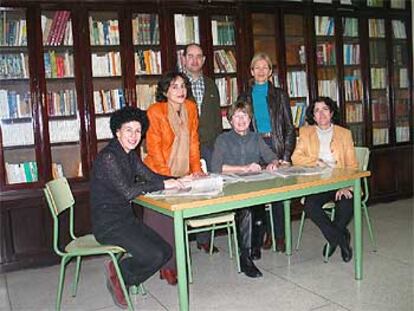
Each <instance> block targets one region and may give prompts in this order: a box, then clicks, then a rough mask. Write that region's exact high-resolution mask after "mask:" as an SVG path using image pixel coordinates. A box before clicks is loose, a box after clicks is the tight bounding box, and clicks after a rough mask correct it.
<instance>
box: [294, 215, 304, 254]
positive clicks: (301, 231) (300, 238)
mask: <svg viewBox="0 0 414 311" xmlns="http://www.w3.org/2000/svg"><path fill="white" fill-rule="evenodd" d="M304 225H305V211H302V215H301V216H300V225H299V232H298V240H297V241H296V250H298V249H299V244H300V241H301V240H302V234H303V226H304Z"/></svg>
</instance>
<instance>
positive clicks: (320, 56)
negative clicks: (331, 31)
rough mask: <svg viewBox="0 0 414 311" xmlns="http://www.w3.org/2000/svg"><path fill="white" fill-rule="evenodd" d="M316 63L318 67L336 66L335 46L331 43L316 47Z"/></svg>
mask: <svg viewBox="0 0 414 311" xmlns="http://www.w3.org/2000/svg"><path fill="white" fill-rule="evenodd" d="M316 63H317V64H318V65H335V64H336V53H335V44H334V43H331V42H327V43H321V44H318V45H317V46H316Z"/></svg>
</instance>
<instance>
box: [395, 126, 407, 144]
mask: <svg viewBox="0 0 414 311" xmlns="http://www.w3.org/2000/svg"><path fill="white" fill-rule="evenodd" d="M395 139H396V141H397V142H399V143H401V142H405V141H410V127H409V125H408V124H407V125H406V126H396V127H395Z"/></svg>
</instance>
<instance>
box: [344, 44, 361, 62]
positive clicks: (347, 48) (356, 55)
mask: <svg viewBox="0 0 414 311" xmlns="http://www.w3.org/2000/svg"><path fill="white" fill-rule="evenodd" d="M359 59H360V49H359V44H344V65H359Z"/></svg>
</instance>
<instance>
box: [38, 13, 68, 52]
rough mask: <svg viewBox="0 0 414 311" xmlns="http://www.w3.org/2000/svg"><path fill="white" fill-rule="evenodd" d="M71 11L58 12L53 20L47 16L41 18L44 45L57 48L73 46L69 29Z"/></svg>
mask: <svg viewBox="0 0 414 311" xmlns="http://www.w3.org/2000/svg"><path fill="white" fill-rule="evenodd" d="M69 19H70V11H56V12H55V14H54V15H53V18H49V17H47V16H46V15H42V16H41V26H42V33H43V45H51V46H57V45H62V44H67V45H71V44H72V41H71V38H69V36H70V37H71V34H69V33H68V32H67V28H68V27H70V28H72V27H71V22H70V20H69Z"/></svg>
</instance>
